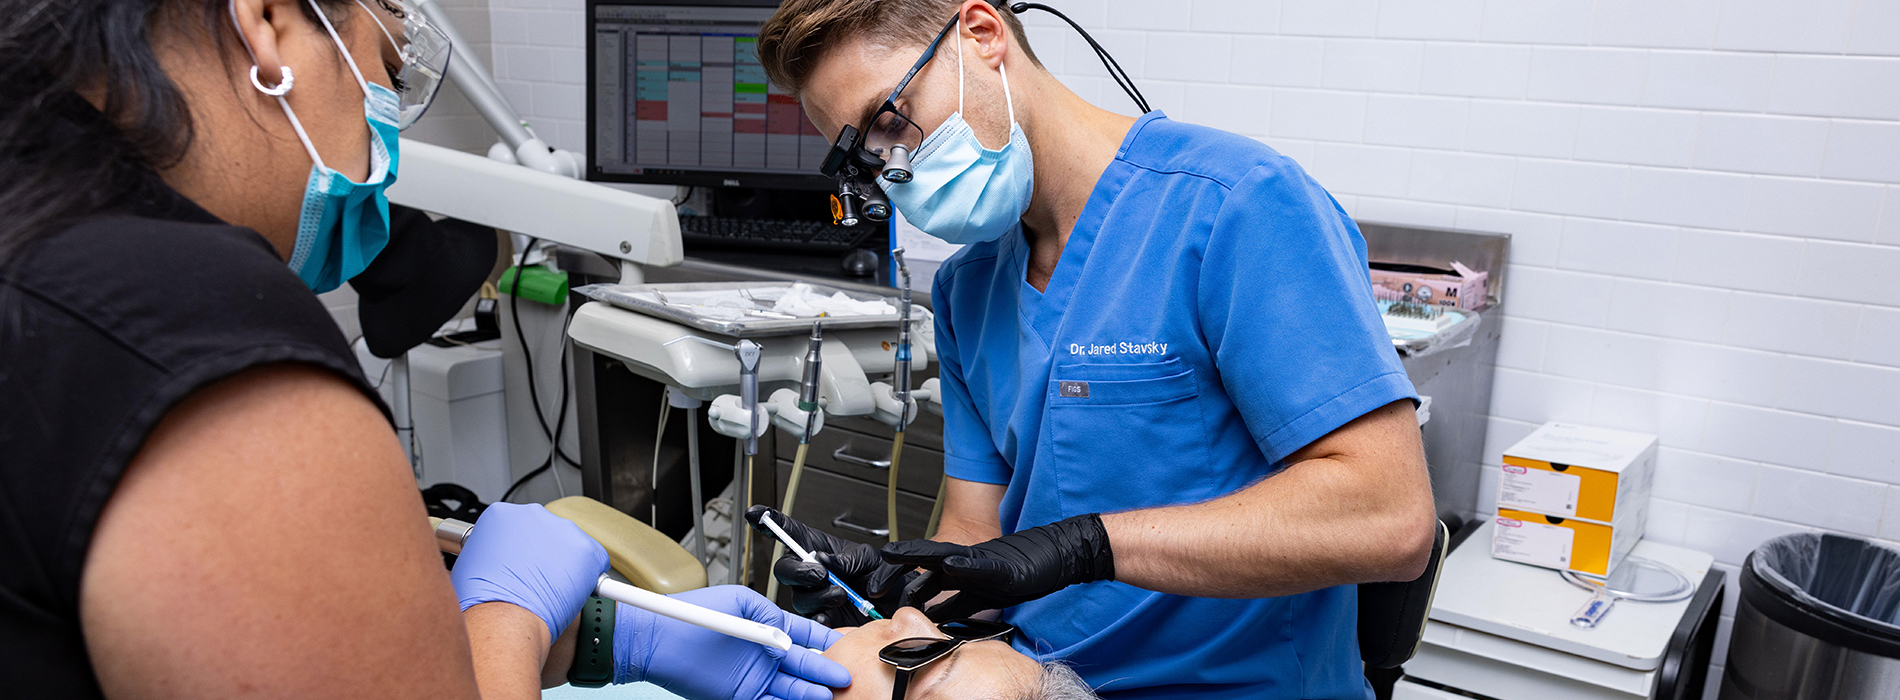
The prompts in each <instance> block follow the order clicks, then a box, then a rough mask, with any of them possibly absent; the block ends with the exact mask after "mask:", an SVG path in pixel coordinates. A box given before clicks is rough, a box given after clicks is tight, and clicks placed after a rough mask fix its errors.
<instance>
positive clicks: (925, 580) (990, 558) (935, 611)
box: [883, 513, 1115, 622]
mask: <svg viewBox="0 0 1900 700" xmlns="http://www.w3.org/2000/svg"><path fill="white" fill-rule="evenodd" d="M883 554H884V561H885V562H887V563H890V564H897V565H902V566H904V567H906V568H908V567H911V566H915V567H919V568H922V569H925V570H926V571H928V572H929V573H927V574H925V575H923V576H920V577H919V578H918V580H917V581H916V582H915V583H913V584H911V585H910V586H908V587H907V588H908V590H906V591H905V595H906V597H908V598H909V599H910V600H912V601H915V602H917V603H919V604H922V603H924V602H926V601H929V600H930V599H931V598H934V597H936V595H937V594H938V593H941V592H943V591H946V590H951V591H958V593H957V595H956V596H955V597H952V598H951V599H949V600H946V601H944V602H943V604H942V605H938V606H936V607H934V608H931V609H929V610H927V611H925V613H926V614H928V615H929V616H930V619H932V620H936V621H938V622H942V621H945V620H955V619H960V618H965V617H970V616H972V615H975V614H977V613H979V612H982V611H985V610H1000V609H1003V608H1007V607H1010V606H1013V605H1019V604H1022V603H1027V602H1029V601H1032V600H1035V599H1037V598H1041V597H1043V596H1046V595H1049V594H1051V593H1054V592H1056V591H1059V590H1062V589H1064V588H1068V587H1069V586H1073V585H1075V584H1078V583H1089V582H1092V581H1112V580H1114V579H1115V555H1114V552H1112V551H1110V550H1109V546H1108V530H1107V529H1105V528H1103V526H1102V516H1101V515H1100V514H1097V513H1090V514H1088V515H1078V516H1075V517H1073V518H1069V519H1067V520H1062V521H1059V522H1053V523H1050V524H1048V525H1043V526H1040V527H1033V528H1030V529H1027V530H1023V531H1022V532H1018V533H1015V534H1012V535H1004V536H1002V537H998V538H996V539H993V540H990V541H988V542H984V543H982V544H979V545H976V546H974V547H969V546H964V545H960V544H950V543H947V542H933V541H931V540H908V541H904V542H894V543H891V544H887V545H884V551H883Z"/></svg>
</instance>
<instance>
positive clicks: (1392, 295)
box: [1372, 261, 1491, 311]
mask: <svg viewBox="0 0 1900 700" xmlns="http://www.w3.org/2000/svg"><path fill="white" fill-rule="evenodd" d="M1490 278H1491V273H1489V272H1476V271H1473V270H1472V269H1471V268H1469V267H1465V266H1464V264H1463V263H1460V262H1457V261H1452V263H1451V269H1449V270H1446V269H1442V268H1435V267H1427V266H1424V265H1411V264H1404V263H1386V262H1374V263H1372V295H1373V298H1375V299H1379V300H1381V301H1415V302H1418V303H1421V304H1431V305H1433V306H1449V307H1452V308H1455V309H1464V310H1466V311H1478V310H1480V309H1483V308H1484V305H1485V294H1486V287H1485V285H1486V283H1487V282H1488V281H1489V280H1490Z"/></svg>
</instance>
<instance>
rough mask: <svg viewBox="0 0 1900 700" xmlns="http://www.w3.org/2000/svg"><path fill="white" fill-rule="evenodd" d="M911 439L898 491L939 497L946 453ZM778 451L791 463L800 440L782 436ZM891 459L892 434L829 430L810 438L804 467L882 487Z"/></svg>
mask: <svg viewBox="0 0 1900 700" xmlns="http://www.w3.org/2000/svg"><path fill="white" fill-rule="evenodd" d="M910 438H911V436H910V435H909V434H908V433H906V434H905V436H904V455H903V457H902V458H901V461H900V462H899V463H898V465H897V490H899V491H909V492H911V493H913V494H917V495H920V496H925V497H929V498H936V497H937V486H938V484H939V482H941V481H942V480H943V452H941V451H939V450H933V449H930V448H928V447H920V446H917V445H915V444H913V443H911V441H910ZM775 451H776V454H777V455H778V458H779V459H781V460H784V461H785V462H786V463H788V464H789V463H790V462H791V461H792V458H793V457H795V456H797V452H798V440H797V439H793V438H789V437H788V436H785V435H780V436H779V440H778V446H777V448H776V450H775ZM890 460H891V434H890V433H884V434H882V435H875V434H874V435H866V434H864V433H860V432H856V431H852V430H840V429H834V428H831V427H826V428H825V430H823V431H820V432H819V433H818V435H816V436H814V437H813V438H812V439H811V451H810V452H809V453H807V454H806V456H805V466H806V467H817V468H819V469H823V470H825V471H829V472H834V473H837V474H841V475H844V476H849V477H852V478H855V479H862V480H864V481H868V482H871V483H873V484H876V485H877V487H878V488H883V487H884V484H886V483H888V482H889V481H888V480H889V479H890V468H889V467H890ZM880 502H882V501H880Z"/></svg>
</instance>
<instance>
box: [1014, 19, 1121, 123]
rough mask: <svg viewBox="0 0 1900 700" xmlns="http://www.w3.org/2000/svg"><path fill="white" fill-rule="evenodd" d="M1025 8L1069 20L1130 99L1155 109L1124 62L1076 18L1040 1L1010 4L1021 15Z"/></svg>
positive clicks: (1065, 20)
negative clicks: (1124, 65)
mask: <svg viewBox="0 0 1900 700" xmlns="http://www.w3.org/2000/svg"><path fill="white" fill-rule="evenodd" d="M1025 10H1042V11H1043V12H1047V13H1049V14H1052V15H1055V16H1056V17H1057V18H1060V19H1061V20H1062V21H1064V22H1068V23H1069V26H1070V27H1073V28H1075V33H1077V34H1081V35H1082V40H1083V41H1086V42H1088V43H1089V48H1092V49H1095V57H1096V58H1100V59H1102V67H1103V68H1107V69H1108V77H1109V78H1110V79H1112V80H1114V81H1115V84H1116V85H1118V86H1120V87H1121V89H1122V92H1125V93H1128V97H1129V99H1132V100H1134V101H1135V106H1136V107H1139V108H1141V113H1142V114H1147V113H1149V112H1152V111H1154V109H1153V108H1150V107H1149V106H1148V98H1147V97H1144V96H1143V95H1142V94H1141V89H1140V88H1137V87H1135V79H1134V78H1131V77H1129V76H1128V71H1126V70H1123V69H1122V64H1121V63H1119V62H1117V61H1116V60H1115V57H1114V56H1110V55H1109V54H1108V49H1104V48H1102V45H1101V44H1099V43H1096V41H1095V37H1092V36H1089V33H1088V32H1087V31H1084V30H1083V29H1082V25H1080V24H1076V23H1075V20H1072V19H1069V16H1068V15H1065V14H1062V12H1061V11H1059V10H1057V9H1056V8H1053V7H1050V6H1048V5H1044V4H1042V3H1039V2H1019V3H1016V4H1014V5H1010V6H1009V11H1010V12H1013V13H1015V14H1019V15H1020V14H1022V13H1023V12H1024V11H1025Z"/></svg>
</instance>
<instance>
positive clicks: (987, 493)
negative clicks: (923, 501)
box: [931, 476, 1009, 544]
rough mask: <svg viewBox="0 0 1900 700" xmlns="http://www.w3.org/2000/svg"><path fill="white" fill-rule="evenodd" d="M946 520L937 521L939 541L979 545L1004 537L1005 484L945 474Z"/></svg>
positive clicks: (944, 505) (944, 503)
mask: <svg viewBox="0 0 1900 700" xmlns="http://www.w3.org/2000/svg"><path fill="white" fill-rule="evenodd" d="M944 481H945V483H944V487H943V520H941V521H939V522H938V524H937V536H936V537H933V538H931V539H934V540H936V541H938V542H953V543H956V544H976V543H978V542H987V541H989V540H993V539H996V538H998V537H1002V536H1003V522H1002V520H1001V516H1000V514H999V511H998V509H999V508H1001V507H1002V505H1003V493H1004V492H1005V491H1006V490H1008V488H1009V487H1008V486H1007V485H1005V484H986V483H983V482H980V481H964V480H962V479H957V478H953V477H949V476H945V477H944Z"/></svg>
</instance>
